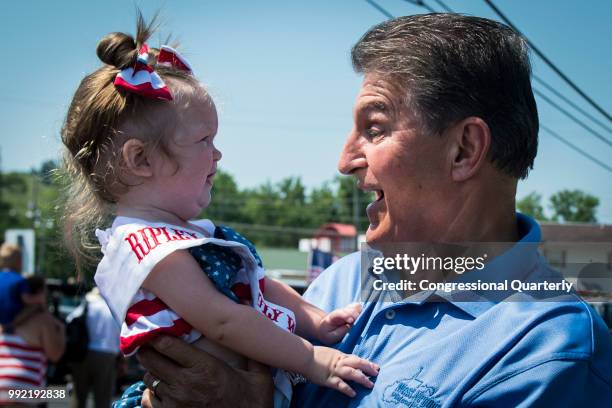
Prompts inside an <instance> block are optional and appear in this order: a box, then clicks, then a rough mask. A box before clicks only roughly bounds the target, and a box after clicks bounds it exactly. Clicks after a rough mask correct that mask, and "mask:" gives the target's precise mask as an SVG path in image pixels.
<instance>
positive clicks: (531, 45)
mask: <svg viewBox="0 0 612 408" xmlns="http://www.w3.org/2000/svg"><path fill="white" fill-rule="evenodd" d="M484 2H485V3H487V5H488V6H489V7H491V9H492V10H493V11H494V12H495V14H497V15H498V16H499V17H500V18H501V19H502V20H503V21H504V22H505V23H506V24H508V25H509V26H510V27H512V29H513V30H515V31H516V32H517V33H520V34H521V35H523V37H525V40H526V41H527V44H529V46H530V47H531V49H532V50H533V51H534V52H535V53H536V54H537V55H538V56H539V57H540V58H542V61H544V62H545V63H546V65H548V66H549V67H550V68H551V69H552V70H553V71H555V72H556V73H557V75H559V76H560V77H561V78H562V79H563V80H564V81H565V83H567V84H568V85H569V86H571V87H572V89H573V90H574V91H576V92H577V93H578V94H579V95H580V96H582V97H583V98H584V99H585V100H586V101H587V102H588V103H589V104H590V105H591V106H592V107H594V108H595V109H596V110H597V111H598V112H599V113H601V114H602V115H604V116H605V117H606V119H608V120H609V121H612V116H610V114H609V113H608V112H606V111H605V110H604V109H603V108H602V107H601V106H599V105H598V104H597V103H596V102H595V101H594V100H593V99H591V98H590V97H589V96H588V95H587V94H586V93H584V92H583V91H582V90H581V89H580V88H579V87H578V86H577V85H576V84H575V83H574V82H573V81H572V80H571V79H569V78H568V77H567V75H565V74H564V73H563V72H561V70H560V69H559V68H557V66H556V65H555V64H553V62H552V61H551V60H549V59H548V57H546V55H544V53H543V52H542V51H540V49H539V48H538V47H536V46H535V45H534V44H533V43H532V42H531V41H529V39H528V38H527V36H525V35H524V34H523V33H522V32H521V31H520V30H519V29H518V28H516V26H515V25H514V24H512V22H511V21H510V20H509V19H508V18H507V17H506V16H505V15H504V14H503V13H502V12H501V11H500V10H499V9H498V8H497V7H496V6H495V4H493V2H492V1H491V0H484Z"/></svg>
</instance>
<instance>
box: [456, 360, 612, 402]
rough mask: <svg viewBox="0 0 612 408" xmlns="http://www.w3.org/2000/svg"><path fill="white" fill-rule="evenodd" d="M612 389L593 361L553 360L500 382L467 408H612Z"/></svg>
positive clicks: (482, 393) (479, 393)
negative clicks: (595, 369)
mask: <svg viewBox="0 0 612 408" xmlns="http://www.w3.org/2000/svg"><path fill="white" fill-rule="evenodd" d="M611 405H612V385H611V384H609V383H608V382H607V381H605V380H604V379H603V378H602V377H601V376H599V375H598V374H597V373H596V372H595V371H594V370H593V369H592V367H591V365H590V361H589V360H572V359H567V360H561V359H558V360H549V361H545V362H542V363H540V364H537V365H535V366H532V367H531V368H528V369H525V370H521V371H519V372H516V373H510V374H508V375H507V376H506V377H504V378H499V379H497V380H495V381H493V382H491V383H490V384H489V385H487V386H485V388H484V389H483V390H482V391H480V392H478V393H477V394H476V396H475V397H471V398H470V399H469V400H468V401H465V403H464V404H462V406H465V407H580V406H584V407H610V406H611Z"/></svg>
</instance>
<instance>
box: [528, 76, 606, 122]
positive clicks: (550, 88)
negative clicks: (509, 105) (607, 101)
mask: <svg viewBox="0 0 612 408" xmlns="http://www.w3.org/2000/svg"><path fill="white" fill-rule="evenodd" d="M533 79H534V80H536V81H538V82H539V83H540V85H542V86H543V87H544V88H546V89H547V90H548V91H550V92H552V93H553V94H554V95H555V96H556V97H558V98H559V99H561V100H563V101H564V102H565V103H567V104H568V105H570V106H571V107H572V108H574V109H576V110H577V111H578V112H580V113H582V114H583V115H584V116H586V117H587V118H589V119H591V121H593V122H594V123H597V124H598V125H599V126H601V127H602V128H604V129H605V130H606V131H607V132H610V133H612V128H609V127H608V126H606V124H605V123H603V122H601V121H600V120H599V119H597V118H596V117H594V116H593V115H591V114H590V113H588V112H587V111H585V110H584V109H582V108H581V107H580V106H578V105H576V104H575V103H574V102H572V101H571V99H569V98H568V97H566V96H565V95H563V94H562V93H561V92H559V91H557V90H556V89H555V88H553V87H552V86H551V85H549V84H548V83H546V82H545V81H544V80H543V79H542V78H540V77H538V76H537V75H535V74H533Z"/></svg>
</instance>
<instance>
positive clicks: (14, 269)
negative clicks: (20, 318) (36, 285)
mask: <svg viewBox="0 0 612 408" xmlns="http://www.w3.org/2000/svg"><path fill="white" fill-rule="evenodd" d="M21 267H22V263H21V248H19V247H18V246H17V245H14V244H9V243H6V242H5V243H4V244H2V246H1V247H0V324H1V325H7V324H10V323H11V322H12V321H13V320H14V319H15V317H16V316H17V314H18V313H19V312H20V311H21V309H22V308H23V302H22V299H21V296H22V294H24V293H25V292H26V291H27V285H26V281H25V279H24V278H23V277H22V276H21Z"/></svg>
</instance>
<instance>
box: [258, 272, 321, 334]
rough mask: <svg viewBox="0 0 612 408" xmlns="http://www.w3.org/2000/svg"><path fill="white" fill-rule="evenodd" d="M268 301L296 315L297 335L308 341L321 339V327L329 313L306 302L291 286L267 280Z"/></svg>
mask: <svg viewBox="0 0 612 408" xmlns="http://www.w3.org/2000/svg"><path fill="white" fill-rule="evenodd" d="M265 279H266V283H265V288H266V296H265V297H266V299H268V300H270V301H271V302H272V303H276V304H277V305H280V306H283V307H286V308H287V309H290V310H292V311H293V313H295V319H296V329H295V330H296V331H295V332H296V334H297V335H298V336H302V337H305V338H308V339H318V338H319V325H320V323H321V319H323V318H324V317H325V315H326V314H327V313H325V312H324V311H323V310H321V309H319V308H318V307H316V306H314V305H311V304H310V303H308V302H306V301H305V300H304V299H303V298H302V297H301V296H300V294H299V293H297V292H296V291H295V290H293V289H292V288H291V287H290V286H289V285H286V284H284V283H282V282H279V281H277V280H274V279H269V278H265Z"/></svg>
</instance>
